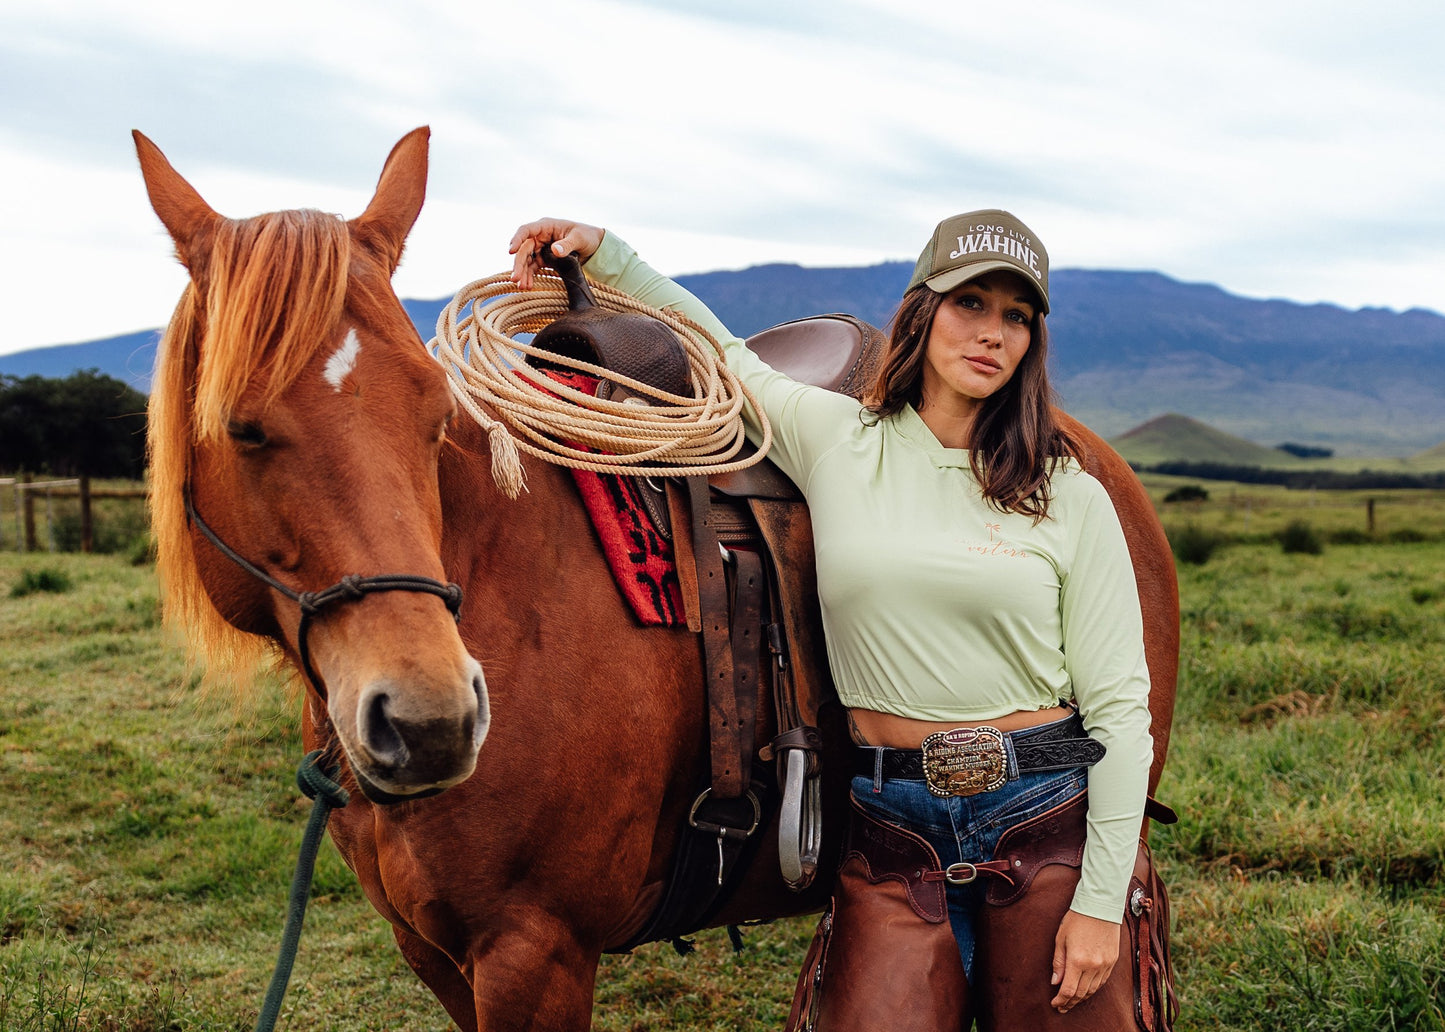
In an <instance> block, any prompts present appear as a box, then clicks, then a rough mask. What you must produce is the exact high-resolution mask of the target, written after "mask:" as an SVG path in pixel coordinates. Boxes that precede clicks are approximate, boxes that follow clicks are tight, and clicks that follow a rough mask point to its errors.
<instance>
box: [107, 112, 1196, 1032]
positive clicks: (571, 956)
mask: <svg viewBox="0 0 1445 1032" xmlns="http://www.w3.org/2000/svg"><path fill="white" fill-rule="evenodd" d="M427 139H428V133H427V131H426V130H425V129H418V130H416V131H414V132H412V133H410V134H409V135H407V136H406V137H405V138H403V139H402V140H401V142H400V143H398V144H397V145H396V147H395V148H394V149H393V151H392V153H391V155H390V157H389V158H388V159H387V162H386V165H385V167H384V169H383V171H382V174H381V179H380V182H379V183H378V186H377V189H376V192H375V195H374V197H373V198H372V200H371V202H370V204H369V205H368V206H367V208H366V210H365V212H363V213H362V214H361V215H360V216H359V217H357V218H355V219H352V220H350V221H342V220H341V219H340V218H338V217H335V216H332V215H327V214H322V213H320V212H316V211H290V212H281V213H276V214H270V215H262V216H258V217H256V218H251V219H245V220H230V219H226V218H223V217H221V216H220V215H218V214H217V213H216V212H214V211H213V210H212V209H211V208H210V207H209V206H208V205H207V204H206V202H205V201H204V200H202V199H201V197H200V195H199V194H197V193H196V191H195V190H194V189H193V188H192V187H191V186H190V185H189V184H188V183H187V182H186V181H185V180H184V179H182V178H181V176H180V175H179V174H178V173H176V171H175V170H174V169H173V168H172V167H171V166H170V164H169V163H168V162H167V161H166V159H165V157H164V156H163V155H162V154H161V152H160V151H159V150H158V149H157V148H156V147H155V145H154V144H152V143H151V142H150V141H149V140H147V139H146V138H145V137H143V136H141V135H140V134H139V133H137V134H136V146H137V150H138V152H139V155H140V163H141V168H142V171H143V174H144V177H145V181H146V186H147V189H148V191H149V194H150V198H151V203H152V206H153V207H154V208H155V211H156V213H157V214H158V215H159V216H160V219H161V221H162V223H164V225H165V227H166V229H167V231H168V232H169V233H170V236H171V238H172V239H173V240H174V242H175V246H176V251H177V254H178V256H179V258H180V260H181V261H182V262H183V263H184V264H185V266H186V267H187V269H188V270H189V272H190V277H191V281H190V284H189V285H188V287H187V289H186V291H185V293H184V295H183V296H182V298H181V301H180V304H179V306H178V307H177V309H176V312H175V315H174V317H173V318H172V320H171V323H170V325H169V327H168V329H167V331H166V334H165V338H164V340H163V342H162V346H161V352H160V355H159V358H158V362H157V369H156V376H155V381H154V392H153V394H152V398H151V425H150V447H151V478H152V485H151V486H152V496H153V521H154V530H155V534H156V539H157V544H158V549H159V559H160V573H161V577H162V581H163V587H164V593H165V601H166V608H167V618H168V620H169V621H170V622H171V623H172V624H173V625H178V626H180V627H181V628H183V629H184V631H185V632H186V635H187V637H188V639H189V640H190V641H191V643H192V645H193V647H194V648H195V649H196V651H197V652H198V653H199V656H200V658H202V659H203V660H205V661H206V662H207V663H209V664H210V665H211V666H212V667H213V668H215V667H217V666H220V667H223V668H230V669H232V670H234V671H237V672H240V673H243V672H244V671H245V670H246V669H248V668H249V667H250V666H252V665H253V664H254V663H256V662H258V661H260V660H262V659H264V658H265V657H266V656H267V655H274V654H275V653H276V652H277V651H279V653H280V654H281V655H282V656H283V657H284V658H285V659H286V660H287V661H289V662H290V664H292V665H293V666H294V667H295V668H296V669H297V670H298V671H299V672H300V673H301V675H302V679H303V681H304V683H305V693H304V698H303V708H302V722H303V737H304V740H305V743H306V747H307V748H308V749H312V748H321V747H328V746H329V747H330V748H332V750H333V751H334V752H335V753H336V755H337V756H338V759H340V760H341V775H340V777H341V780H342V783H343V784H344V785H345V786H346V787H347V788H348V789H352V790H355V789H358V788H359V789H360V792H356V791H353V795H352V802H351V803H350V805H348V806H346V807H345V808H344V809H341V810H337V811H334V812H333V813H332V815H331V819H330V831H331V833H332V836H333V838H334V839H335V842H336V844H337V847H338V848H339V849H340V851H341V854H342V856H343V857H344V858H345V860H346V862H347V864H349V865H350V867H351V869H352V870H353V871H354V872H355V873H356V876H357V878H358V879H359V880H360V882H361V885H362V887H363V888H364V890H365V892H366V894H367V896H368V897H369V898H370V900H371V902H372V903H373V904H374V905H375V907H376V909H377V910H378V911H380V912H381V914H382V915H383V916H385V917H386V918H387V919H388V920H389V921H390V922H391V924H392V926H393V929H394V932H395V936H396V940H397V942H398V944H399V945H400V947H401V951H402V953H403V954H404V955H405V957H406V959H407V961H408V962H409V963H410V964H411V966H412V967H413V968H414V969H415V971H416V972H417V974H418V975H419V976H420V977H421V978H422V979H423V980H424V981H425V982H426V984H427V985H428V986H429V987H430V988H431V989H432V991H433V992H434V993H435V994H436V995H437V997H438V998H439V999H440V1000H441V1002H442V1004H443V1006H444V1007H445V1008H446V1010H447V1012H448V1014H449V1015H450V1016H451V1018H452V1020H453V1021H455V1022H456V1023H457V1025H458V1026H459V1027H460V1028H462V1029H464V1030H468V1032H471V1030H483V1029H485V1030H492V1029H514V1028H515V1029H521V1028H545V1029H584V1028H587V1027H588V1025H589V1023H590V1018H591V1007H592V993H593V982H594V978H595V973H596V967H597V962H598V959H599V956H600V954H601V953H602V952H603V951H604V950H605V949H607V948H609V947H615V946H618V945H620V944H623V943H625V942H627V940H628V939H629V937H630V936H631V935H633V934H634V933H636V932H637V931H639V930H640V929H641V928H642V927H643V926H644V924H645V922H646V919H647V918H648V916H649V915H650V913H651V911H652V909H653V907H654V906H655V904H656V903H657V901H658V899H659V897H660V895H661V893H662V887H663V882H664V880H665V876H666V873H667V871H668V867H669V862H670V858H671V854H672V852H673V850H674V846H675V844H676V842H677V840H678V835H679V830H680V827H681V825H682V823H683V821H684V820H685V818H686V814H687V807H688V804H689V802H690V800H691V799H692V798H693V796H694V794H695V792H696V786H697V784H698V783H699V780H700V779H701V778H702V777H703V772H704V770H705V765H706V762H707V747H706V743H705V739H706V733H707V732H706V725H705V720H706V718H705V712H704V710H705V704H704V699H703V694H702V688H701V681H702V676H701V669H702V659H701V650H700V647H699V642H698V640H697V638H696V637H695V636H694V635H692V634H689V633H688V632H687V631H686V630H685V629H681V630H664V629H655V628H653V629H645V628H642V627H640V626H639V625H638V623H637V622H636V620H635V619H634V617H633V616H632V614H631V611H630V610H629V609H628V608H627V607H626V605H625V603H624V602H623V600H622V598H621V595H620V593H619V592H618V591H617V590H615V589H614V587H613V585H612V583H611V573H610V572H609V569H608V567H607V565H606V561H605V558H604V556H603V554H602V552H601V550H600V547H599V546H598V545H597V544H596V538H595V535H594V534H593V532H592V529H591V527H590V526H589V524H588V518H587V515H586V513H585V511H584V509H583V506H582V505H581V503H580V501H579V499H578V495H577V491H576V489H575V487H574V485H573V482H572V479H571V476H570V474H569V473H568V472H567V471H566V470H563V469H561V468H558V467H555V466H551V465H548V464H542V463H536V464H533V465H532V466H531V467H530V468H529V470H528V474H529V481H528V490H527V491H526V492H524V493H523V494H522V496H521V497H520V498H518V499H517V500H515V501H509V500H508V499H506V498H505V497H504V496H503V495H502V494H501V492H500V490H499V489H498V488H497V487H496V486H495V485H494V483H493V480H492V475H491V471H490V453H489V449H488V445H487V441H486V439H485V437H484V435H483V434H482V433H481V431H480V430H479V428H478V426H477V425H476V424H475V423H474V422H472V421H471V420H468V419H457V418H456V408H455V406H454V404H453V401H452V396H451V393H450V390H449V387H448V384H447V378H446V376H445V375H444V373H443V370H442V369H441V367H440V366H439V365H438V364H437V363H436V361H435V360H434V359H433V358H432V357H431V356H430V355H429V354H428V352H427V351H426V349H425V347H424V346H423V344H422V343H421V341H420V340H419V339H418V336H417V333H416V330H415V329H414V328H413V326H412V324H411V321H410V320H409V319H408V317H407V315H406V313H405V312H404V311H403V309H402V306H401V304H400V302H399V301H398V300H397V298H396V295H395V294H394V293H393V291H392V288H391V284H390V280H391V275H392V272H393V271H394V270H395V268H396V266H397V263H398V262H399V260H400V258H401V252H402V246H403V243H404V241H405V239H406V236H407V234H408V232H409V231H410V229H411V226H412V224H413V222H414V221H415V220H416V217H417V215H418V213H419V211H420V209H421V205H422V199H423V194H424V190H425V182H426V169H427ZM1090 439H1091V440H1092V441H1094V442H1096V446H1095V452H1096V456H1097V457H1099V459H1100V461H1101V462H1103V464H1104V465H1103V467H1102V473H1101V476H1102V478H1103V479H1105V481H1106V484H1108V485H1109V486H1110V487H1111V490H1112V491H1113V492H1114V495H1115V500H1116V504H1117V505H1118V508H1119V511H1120V514H1121V516H1122V517H1123V519H1124V522H1125V526H1126V528H1128V532H1129V534H1130V539H1131V545H1132V547H1133V550H1134V554H1135V558H1136V564H1137V566H1138V569H1139V578H1140V586H1141V591H1142V594H1143V597H1144V600H1145V606H1146V614H1147V620H1148V623H1149V627H1150V638H1149V641H1148V647H1149V654H1150V661H1151V670H1152V671H1153V673H1154V675H1155V678H1156V689H1155V690H1156V693H1158V694H1159V697H1160V700H1167V701H1168V702H1171V703H1172V697H1173V683H1174V682H1173V679H1174V664H1175V661H1176V659H1177V646H1178V640H1177V623H1178V610H1177V601H1176V596H1175V591H1174V580H1173V564H1172V560H1171V559H1170V557H1169V553H1168V548H1167V544H1166V543H1165V542H1164V540H1163V536H1162V533H1161V532H1160V531H1159V529H1158V523H1157V521H1156V520H1155V518H1154V513H1153V510H1152V508H1151V507H1150V506H1149V503H1148V500H1147V498H1145V497H1144V496H1143V493H1142V490H1141V489H1140V488H1139V487H1138V483H1137V481H1136V480H1134V479H1133V477H1132V475H1130V474H1129V471H1128V469H1127V467H1125V466H1124V465H1123V464H1122V462H1120V460H1118V458H1117V456H1114V455H1113V453H1112V452H1109V451H1108V449H1107V448H1106V447H1105V446H1104V445H1103V443H1102V442H1100V441H1098V439H1097V438H1092V437H1090ZM452 582H455V584H458V585H460V586H461V588H462V589H464V592H465V601H464V603H461V604H460V608H459V619H458V618H457V607H458V603H459V599H458V597H457V593H456V590H455V589H454V588H453V587H452V586H451V584H452ZM307 592H310V593H312V594H306V593H307ZM483 671H485V677H484V676H483ZM1161 689H1162V690H1161ZM492 714H494V715H495V724H493V723H492V720H491V715H492ZM1155 724H1156V727H1155V733H1156V742H1157V747H1158V748H1157V752H1158V755H1157V758H1156V764H1157V763H1158V762H1162V758H1163V751H1164V747H1165V745H1166V743H1167V736H1168V727H1169V713H1168V712H1167V708H1166V712H1162V713H1161V712H1160V708H1159V704H1158V703H1156V709H1155ZM1156 774H1157V771H1156ZM443 790H445V791H443ZM838 832H839V829H836V828H834V829H831V831H830V832H829V833H830V834H832V835H834V836H836V835H837V834H838ZM772 834H776V832H775V830H774V831H773V832H772ZM762 856H763V857H764V858H766V857H767V856H768V854H767V852H766V851H763V853H762ZM823 881H824V880H823V879H819V883H818V885H817V886H815V891H814V892H813V893H811V894H805V895H803V896H801V897H799V896H796V895H793V894H790V893H789V892H788V891H787V890H786V888H785V886H784V884H783V881H782V879H781V876H780V874H779V872H778V868H777V862H776V860H773V861H772V862H768V861H767V859H764V860H762V861H760V862H757V863H754V864H753V865H752V868H751V869H750V870H749V871H748V873H747V874H746V875H745V877H744V880H743V884H742V886H741V888H740V890H739V893H738V895H737V896H736V897H735V903H734V904H733V905H730V906H729V907H728V908H727V910H726V911H725V913H723V914H720V915H719V916H718V918H717V921H716V923H717V924H719V925H721V924H723V923H726V922H729V921H736V920H739V919H741V918H744V917H774V916H782V915H784V914H788V913H798V912H802V911H804V910H807V909H814V908H816V907H817V905H818V904H819V903H820V901H821V898H822V897H821V895H820V893H823V892H826V889H827V886H826V885H824V884H822V882H823Z"/></svg>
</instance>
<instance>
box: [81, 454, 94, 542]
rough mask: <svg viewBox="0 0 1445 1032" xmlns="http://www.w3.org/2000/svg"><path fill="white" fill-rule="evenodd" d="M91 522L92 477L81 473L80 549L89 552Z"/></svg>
mask: <svg viewBox="0 0 1445 1032" xmlns="http://www.w3.org/2000/svg"><path fill="white" fill-rule="evenodd" d="M91 543H92V538H91V523H90V477H89V476H87V475H86V474H84V473H82V474H81V475H80V550H81V551H82V552H86V553H89V552H90V551H92V548H91Z"/></svg>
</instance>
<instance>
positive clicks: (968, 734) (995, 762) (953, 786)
mask: <svg viewBox="0 0 1445 1032" xmlns="http://www.w3.org/2000/svg"><path fill="white" fill-rule="evenodd" d="M923 779H924V781H925V782H926V783H927V785H928V790H929V791H930V792H932V793H933V794H934V795H936V796H971V795H977V794H978V793H980V792H992V791H993V790H994V789H996V788H1002V787H1003V786H1004V784H1005V783H1006V782H1007V781H1008V752H1007V751H1006V750H1005V749H1004V742H1003V732H1002V731H1000V730H999V729H998V728H996V727H988V726H987V725H985V726H983V727H955V728H953V729H952V730H949V731H935V732H934V733H933V734H931V735H929V736H928V737H927V738H925V739H924V740H923Z"/></svg>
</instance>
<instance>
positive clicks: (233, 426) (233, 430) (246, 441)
mask: <svg viewBox="0 0 1445 1032" xmlns="http://www.w3.org/2000/svg"><path fill="white" fill-rule="evenodd" d="M226 433H227V434H229V435H230V437H231V440H233V441H235V442H236V443H237V444H239V445H243V446H245V447H247V448H260V447H261V446H263V445H264V444H265V443H266V431H264V430H262V429H261V427H260V425H258V424H256V423H235V422H233V423H227V424H226Z"/></svg>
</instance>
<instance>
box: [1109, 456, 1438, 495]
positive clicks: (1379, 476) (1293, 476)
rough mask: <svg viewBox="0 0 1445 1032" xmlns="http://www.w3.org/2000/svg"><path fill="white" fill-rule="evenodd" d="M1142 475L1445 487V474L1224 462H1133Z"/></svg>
mask: <svg viewBox="0 0 1445 1032" xmlns="http://www.w3.org/2000/svg"><path fill="white" fill-rule="evenodd" d="M1131 465H1133V466H1134V468H1135V470H1137V471H1138V472H1141V473H1164V474H1168V475H1171V476H1179V477H1193V478H1194V479H1196V480H1232V481H1235V482H1236V483H1240V484H1274V485H1278V486H1280V487H1285V488H1289V489H1291V490H1308V489H1309V488H1318V489H1319V490H1321V491H1349V490H1356V491H1378V490H1384V489H1386V488H1434V489H1436V490H1439V489H1442V488H1445V473H1390V472H1384V471H1380V470H1369V469H1366V470H1361V471H1360V472H1358V473H1340V472H1336V471H1334V470H1325V469H1321V470H1313V469H1312V470H1287V469H1264V468H1262V467H1260V466H1231V465H1229V464H1228V463H1224V462H1156V463H1153V464H1152V465H1146V466H1141V465H1137V464H1133V463H1131Z"/></svg>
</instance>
